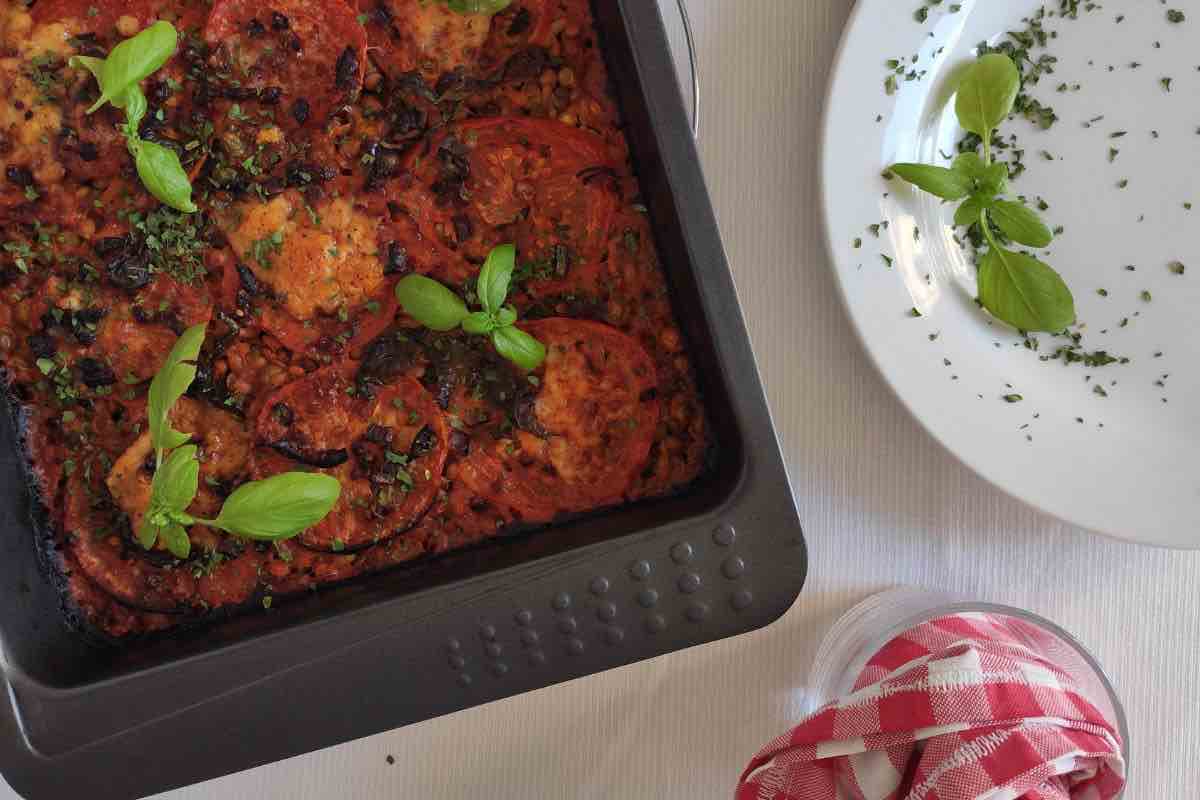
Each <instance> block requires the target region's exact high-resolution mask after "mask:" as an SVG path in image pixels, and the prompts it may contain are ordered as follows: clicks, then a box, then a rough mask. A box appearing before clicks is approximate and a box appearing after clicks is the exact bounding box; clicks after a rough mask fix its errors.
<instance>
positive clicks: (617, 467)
mask: <svg viewBox="0 0 1200 800" xmlns="http://www.w3.org/2000/svg"><path fill="white" fill-rule="evenodd" d="M521 327H522V328H523V329H524V330H525V331H526V332H528V333H529V334H530V335H532V336H534V337H535V338H537V339H538V340H539V341H541V342H542V343H543V344H544V345H545V346H546V351H547V355H546V361H545V363H544V364H543V365H542V367H541V368H539V370H538V371H537V373H535V375H534V377H536V378H537V379H538V384H539V390H538V392H537V394H536V395H535V396H534V398H533V399H532V406H531V407H530V408H524V409H523V408H518V409H517V410H516V413H515V418H516V423H517V426H518V429H517V430H516V431H515V432H514V433H513V434H512V435H510V436H505V437H500V438H497V439H495V440H494V441H492V442H488V443H484V442H479V445H480V446H479V447H478V448H475V449H473V450H472V452H471V453H470V455H468V456H467V457H466V458H465V459H463V460H462V461H460V462H459V463H458V465H457V468H456V471H455V473H454V474H452V476H451V477H453V478H457V480H459V481H462V482H463V483H464V484H466V485H467V486H468V487H470V488H471V489H472V490H473V491H474V492H475V493H476V495H477V496H478V497H479V498H481V499H483V500H486V501H488V502H490V503H492V504H493V505H495V506H497V507H501V508H507V509H510V510H511V511H512V512H513V514H514V515H515V516H516V517H517V518H519V519H521V520H523V521H526V522H545V521H548V520H550V519H552V518H553V517H554V516H555V515H556V514H559V513H562V512H570V511H584V510H587V509H591V508H594V507H597V506H604V505H612V504H615V503H620V502H622V501H624V500H625V499H626V496H627V494H628V492H629V489H630V487H631V485H632V484H633V481H634V479H635V477H636V476H637V474H638V472H639V471H640V470H641V469H642V466H643V465H644V464H645V463H646V458H647V455H648V454H649V451H650V443H651V442H652V441H653V439H654V430H655V427H656V425H657V423H658V417H659V407H658V399H657V396H656V389H655V387H656V386H657V375H656V372H655V368H654V362H653V361H652V360H651V359H650V356H649V355H648V354H647V353H646V351H645V350H644V349H642V347H641V345H639V344H638V343H637V342H636V341H634V340H633V339H631V338H629V337H628V336H626V335H625V334H623V333H621V332H620V331H618V330H617V329H616V328H612V327H610V326H608V325H603V324H601V323H597V322H584V321H580V320H573V319H561V318H557V319H546V320H541V321H539V322H530V323H527V324H524V325H522V326H521ZM473 447H474V445H473Z"/></svg>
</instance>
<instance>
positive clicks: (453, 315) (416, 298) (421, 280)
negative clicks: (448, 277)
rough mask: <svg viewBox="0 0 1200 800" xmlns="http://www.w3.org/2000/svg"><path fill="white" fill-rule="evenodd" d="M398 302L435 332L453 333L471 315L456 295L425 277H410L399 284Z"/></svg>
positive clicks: (418, 320) (409, 313)
mask: <svg viewBox="0 0 1200 800" xmlns="http://www.w3.org/2000/svg"><path fill="white" fill-rule="evenodd" d="M396 299H397V300H399V301H400V305H401V306H402V307H403V308H404V311H405V313H407V314H408V315H409V316H410V317H412V318H413V319H415V320H416V321H417V322H419V323H421V324H422V325H424V326H425V327H426V328H429V329H430V330H434V331H452V330H454V329H455V328H457V327H458V326H459V325H461V324H462V322H463V320H465V319H466V318H467V315H468V314H469V313H470V312H469V311H467V304H466V303H464V302H463V301H462V298H461V297H459V296H458V295H456V294H455V293H454V292H452V291H450V290H449V289H447V288H446V287H445V286H443V285H442V284H440V283H438V282H437V281H435V280H433V279H432V278H426V277H425V276H424V275H406V276H404V277H403V278H402V279H401V280H400V282H399V283H397V284H396Z"/></svg>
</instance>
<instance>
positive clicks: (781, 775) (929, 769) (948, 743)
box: [736, 613, 1125, 800]
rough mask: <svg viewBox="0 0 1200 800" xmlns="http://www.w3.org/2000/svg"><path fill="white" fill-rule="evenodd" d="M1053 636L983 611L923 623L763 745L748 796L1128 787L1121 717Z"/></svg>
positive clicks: (1063, 795)
mask: <svg viewBox="0 0 1200 800" xmlns="http://www.w3.org/2000/svg"><path fill="white" fill-rule="evenodd" d="M1047 636H1049V634H1047V633H1046V632H1044V631H1043V630H1042V629H1041V628H1038V627H1036V626H1034V625H1032V624H1029V623H1026V622H1022V621H1020V620H1016V619H1013V618H1011V617H1003V616H996V615H991V614H977V613H972V614H959V615H955V616H950V617H945V618H942V619H938V620H934V621H933V622H929V623H925V624H923V625H921V626H919V627H917V628H914V629H913V630H911V631H909V632H908V633H906V634H904V635H903V636H901V637H899V638H897V639H896V640H894V641H893V642H891V643H890V644H888V645H887V646H886V647H885V648H884V649H883V650H881V651H880V652H879V653H878V654H877V655H876V656H875V657H874V658H872V659H871V661H870V663H869V664H868V665H867V668H866V669H865V670H864V671H863V674H862V675H861V676H860V677H859V679H858V681H857V682H856V683H855V691H854V693H853V694H851V695H850V696H849V697H846V698H843V699H841V700H838V701H836V702H834V703H831V704H829V705H827V706H825V707H824V708H823V709H821V710H820V711H818V712H817V713H815V714H813V715H812V716H810V717H809V718H808V719H806V720H805V721H804V722H802V723H801V724H800V725H799V726H798V727H796V728H795V729H793V730H792V731H791V732H790V733H788V734H785V735H783V736H781V737H779V738H778V739H776V740H775V741H773V742H771V743H770V744H769V745H767V746H766V747H765V748H763V749H762V750H761V751H760V752H759V753H758V755H756V756H755V757H754V760H753V761H751V762H750V765H749V766H748V767H747V768H746V771H745V772H744V773H743V774H742V778H741V781H740V783H739V785H738V789H737V794H736V798H737V800H1018V798H1026V800H1067V799H1068V798H1072V799H1073V800H1110V799H1111V798H1114V797H1116V796H1117V795H1119V794H1120V793H1121V790H1122V788H1123V787H1124V786H1125V762H1124V760H1123V759H1122V756H1121V740H1120V733H1119V731H1118V730H1117V727H1116V723H1115V722H1114V721H1112V720H1108V719H1105V717H1104V715H1103V714H1102V713H1101V712H1100V711H1099V710H1098V709H1097V708H1096V707H1095V706H1094V705H1093V704H1092V703H1090V702H1089V701H1088V700H1087V699H1085V698H1084V697H1083V696H1082V694H1081V693H1080V690H1079V687H1078V686H1076V683H1075V681H1074V680H1072V678H1071V677H1070V676H1069V675H1067V674H1066V673H1065V672H1063V671H1062V670H1061V669H1059V668H1058V667H1056V666H1055V665H1054V664H1051V663H1049V662H1048V661H1047V660H1046V659H1045V658H1043V657H1042V656H1041V655H1039V653H1045V652H1054V651H1053V650H1052V649H1051V650H1049V651H1047V650H1046V649H1044V648H1041V647H1039V646H1038V643H1039V640H1040V641H1047V639H1046V637H1047ZM1025 643H1028V644H1029V645H1030V646H1026V644H1025ZM1060 649H1061V648H1060ZM1035 650H1036V651H1038V652H1035Z"/></svg>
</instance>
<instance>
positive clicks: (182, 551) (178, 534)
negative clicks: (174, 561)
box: [159, 524, 192, 559]
mask: <svg viewBox="0 0 1200 800" xmlns="http://www.w3.org/2000/svg"><path fill="white" fill-rule="evenodd" d="M159 535H160V536H162V539H163V541H164V542H165V543H166V545H167V549H168V550H170V551H171V555H173V556H175V557H176V558H179V559H184V558H187V557H188V556H189V555H190V554H191V552H192V542H191V540H190V539H188V535H187V531H186V530H184V528H183V526H182V525H178V524H173V525H168V526H167V527H165V528H163V529H162V530H161V531H160V532H159Z"/></svg>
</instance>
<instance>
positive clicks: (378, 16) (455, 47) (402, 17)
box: [358, 0, 491, 85]
mask: <svg viewBox="0 0 1200 800" xmlns="http://www.w3.org/2000/svg"><path fill="white" fill-rule="evenodd" d="M358 8H359V11H360V12H362V14H363V15H365V16H366V20H367V21H366V23H365V25H366V29H367V39H368V42H369V44H370V46H371V58H372V59H373V60H374V61H375V63H376V65H378V66H379V68H380V69H381V70H382V71H383V72H385V73H386V74H388V75H391V76H393V77H395V76H398V75H402V74H404V73H407V72H416V73H419V74H420V75H421V77H422V78H423V79H425V80H426V82H428V83H429V84H430V85H433V84H434V83H435V82H436V81H437V79H438V78H440V77H441V76H442V75H443V74H445V73H447V72H451V71H453V70H455V69H461V70H463V71H465V72H467V73H471V72H473V71H474V67H475V64H476V62H477V61H478V60H479V54H480V50H481V49H482V47H483V45H484V42H486V41H487V38H488V31H489V30H490V29H491V25H490V23H491V17H490V16H488V15H487V14H459V13H458V12H456V11H451V10H450V7H449V6H448V5H446V4H445V3H431V2H428V0H358Z"/></svg>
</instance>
